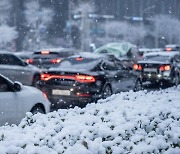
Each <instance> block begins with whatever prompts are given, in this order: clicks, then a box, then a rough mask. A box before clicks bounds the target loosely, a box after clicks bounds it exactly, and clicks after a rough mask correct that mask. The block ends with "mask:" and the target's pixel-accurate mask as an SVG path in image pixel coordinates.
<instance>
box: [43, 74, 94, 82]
mask: <svg viewBox="0 0 180 154" xmlns="http://www.w3.org/2000/svg"><path fill="white" fill-rule="evenodd" d="M50 79H71V80H76V81H78V82H81V83H87V82H95V78H94V77H93V76H90V75H75V76H70V75H51V74H41V80H43V81H48V80H50Z"/></svg>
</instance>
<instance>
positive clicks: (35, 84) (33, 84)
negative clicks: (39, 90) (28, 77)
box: [32, 75, 40, 87]
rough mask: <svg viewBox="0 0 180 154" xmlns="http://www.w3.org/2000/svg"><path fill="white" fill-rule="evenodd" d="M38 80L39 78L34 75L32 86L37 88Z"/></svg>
mask: <svg viewBox="0 0 180 154" xmlns="http://www.w3.org/2000/svg"><path fill="white" fill-rule="evenodd" d="M39 80H40V76H39V75H35V76H34V78H33V82H32V86H33V87H37V85H38V82H39Z"/></svg>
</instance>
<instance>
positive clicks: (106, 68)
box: [102, 61, 117, 70]
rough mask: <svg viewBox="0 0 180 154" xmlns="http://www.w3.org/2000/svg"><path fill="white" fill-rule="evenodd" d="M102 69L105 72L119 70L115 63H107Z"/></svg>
mask: <svg viewBox="0 0 180 154" xmlns="http://www.w3.org/2000/svg"><path fill="white" fill-rule="evenodd" d="M102 68H103V69H104V70H117V67H116V66H115V64H114V62H110V61H106V62H104V63H103V64H102Z"/></svg>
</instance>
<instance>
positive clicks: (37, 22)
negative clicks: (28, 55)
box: [24, 1, 54, 49]
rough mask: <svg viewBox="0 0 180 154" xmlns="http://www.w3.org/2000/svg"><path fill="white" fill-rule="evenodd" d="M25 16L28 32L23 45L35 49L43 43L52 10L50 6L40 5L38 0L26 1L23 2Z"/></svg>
mask: <svg viewBox="0 0 180 154" xmlns="http://www.w3.org/2000/svg"><path fill="white" fill-rule="evenodd" d="M25 8H26V10H25V18H26V23H27V26H28V27H29V32H28V33H27V36H26V40H25V42H24V46H26V48H31V49H37V48H40V46H41V44H42V43H43V41H44V40H43V38H44V37H45V36H46V34H47V33H48V32H47V28H48V26H49V25H50V23H51V22H52V18H53V15H54V13H53V11H52V9H50V8H45V7H42V6H41V5H40V4H39V2H38V1H28V2H27V3H26V4H25Z"/></svg>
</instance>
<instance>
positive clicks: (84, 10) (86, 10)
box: [73, 3, 95, 50]
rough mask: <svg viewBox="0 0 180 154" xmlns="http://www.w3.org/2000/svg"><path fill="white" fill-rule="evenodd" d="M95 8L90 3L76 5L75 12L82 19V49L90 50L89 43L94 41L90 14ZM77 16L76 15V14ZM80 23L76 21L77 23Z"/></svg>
mask: <svg viewBox="0 0 180 154" xmlns="http://www.w3.org/2000/svg"><path fill="white" fill-rule="evenodd" d="M94 10H95V8H94V6H93V5H92V4H90V3H80V4H79V5H77V6H75V8H74V11H73V13H74V14H75V15H77V18H79V19H80V23H79V24H80V25H78V27H80V32H81V49H82V50H88V48H89V45H90V43H91V41H92V38H91V36H90V24H91V21H90V19H89V14H90V13H92V12H94ZM75 17H76V16H75ZM77 24H78V23H76V25H77Z"/></svg>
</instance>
